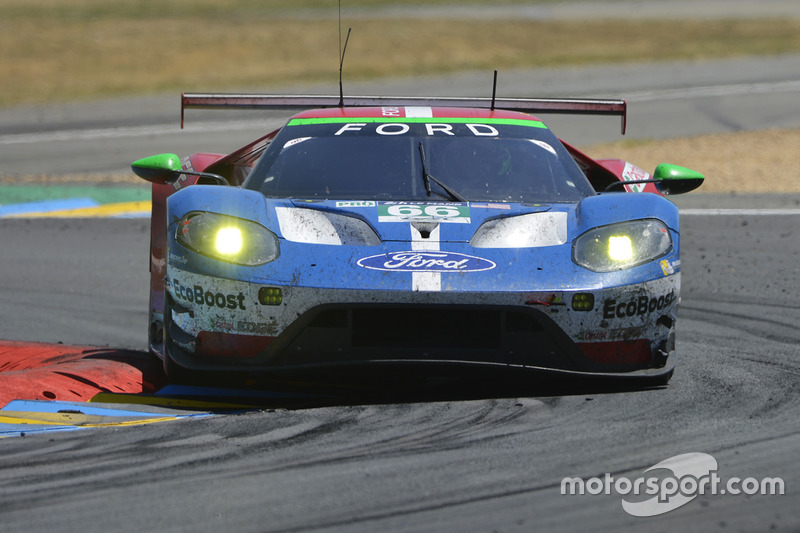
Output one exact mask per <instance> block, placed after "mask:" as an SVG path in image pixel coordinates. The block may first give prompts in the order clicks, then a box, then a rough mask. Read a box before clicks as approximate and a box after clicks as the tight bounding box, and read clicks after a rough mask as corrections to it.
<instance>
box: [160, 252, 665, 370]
mask: <svg viewBox="0 0 800 533" xmlns="http://www.w3.org/2000/svg"><path fill="white" fill-rule="evenodd" d="M166 286H167V289H168V291H169V295H170V299H171V301H172V306H171V311H170V312H171V315H170V320H169V323H170V327H169V330H168V335H167V344H166V352H167V353H166V356H167V357H170V358H171V359H172V360H173V361H174V362H176V363H177V364H178V365H180V366H182V367H185V368H189V369H195V370H218V369H227V370H236V371H254V370H279V369H289V368H312V367H324V366H339V365H356V364H364V363H386V362H431V363H448V362H452V363H459V364H468V365H493V366H497V365H499V366H511V367H526V368H541V369H547V370H553V371H558V372H567V373H577V374H593V375H594V374H603V375H619V376H631V375H650V376H656V375H663V374H666V373H668V372H671V370H672V367H673V366H674V359H675V349H674V324H675V318H676V309H677V303H678V294H679V290H680V274H679V273H674V274H672V275H669V276H665V277H663V278H659V279H656V280H652V281H648V282H644V283H637V284H633V285H626V286H622V287H615V288H606V289H594V290H592V289H590V290H583V291H535V292H534V291H532V292H490V293H485V292H455V291H453V292H446V291H443V292H422V291H380V290H338V289H322V288H304V287H297V286H284V287H279V286H272V285H269V286H265V285H259V284H253V283H248V282H242V281H233V280H226V279H219V278H214V277H211V276H205V275H200V274H195V273H190V272H186V271H182V270H180V269H177V268H170V269H169V277H168V279H167V283H166ZM267 289H268V290H271V291H272V293H273V294H274V293H275V292H274V289H278V290H279V292H280V298H277V299H275V298H273V299H272V300H269V301H268V302H265V301H264V298H263V297H262V298H259V293H261V294H263V293H264V291H265V290H267ZM577 294H581V295H583V296H582V297H581V298H582V299H583V301H585V298H586V295H591V298H593V299H594V304H593V305H592V307H591V308H590V309H586V308H585V305H584V306H583V308H579V309H576V308H574V307H575V306H573V298H575V296H576V295H577Z"/></svg>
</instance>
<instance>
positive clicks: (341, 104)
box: [339, 28, 352, 107]
mask: <svg viewBox="0 0 800 533" xmlns="http://www.w3.org/2000/svg"><path fill="white" fill-rule="evenodd" d="M351 29H352V28H347V37H346V38H345V40H344V49H343V50H342V56H341V58H340V59H339V107H344V89H343V88H342V65H344V54H345V53H346V52H347V42H348V41H349V40H350V30H351Z"/></svg>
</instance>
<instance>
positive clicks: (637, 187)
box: [622, 163, 650, 192]
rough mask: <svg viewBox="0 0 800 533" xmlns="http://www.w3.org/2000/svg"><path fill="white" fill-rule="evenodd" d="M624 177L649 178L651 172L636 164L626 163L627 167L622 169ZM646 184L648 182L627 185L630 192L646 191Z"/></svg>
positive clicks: (635, 179) (636, 179)
mask: <svg viewBox="0 0 800 533" xmlns="http://www.w3.org/2000/svg"><path fill="white" fill-rule="evenodd" d="M622 179H624V180H625V181H638V180H649V179H650V174H648V173H647V172H645V171H644V170H642V169H641V168H639V167H637V166H636V165H631V164H630V163H625V168H624V169H623V170H622ZM646 186H647V184H646V183H633V184H631V185H626V186H625V187H627V189H628V191H630V192H644V188H645V187H646Z"/></svg>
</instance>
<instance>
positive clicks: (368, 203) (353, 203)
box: [336, 200, 376, 207]
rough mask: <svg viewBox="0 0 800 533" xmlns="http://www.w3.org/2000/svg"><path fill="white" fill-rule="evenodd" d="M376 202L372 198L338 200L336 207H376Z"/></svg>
mask: <svg viewBox="0 0 800 533" xmlns="http://www.w3.org/2000/svg"><path fill="white" fill-rule="evenodd" d="M375 205H376V203H375V202H374V201H372V200H350V201H346V202H336V207H375Z"/></svg>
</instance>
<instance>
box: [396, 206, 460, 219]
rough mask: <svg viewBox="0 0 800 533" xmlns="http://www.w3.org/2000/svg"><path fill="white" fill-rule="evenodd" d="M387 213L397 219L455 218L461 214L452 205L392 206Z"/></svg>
mask: <svg viewBox="0 0 800 533" xmlns="http://www.w3.org/2000/svg"><path fill="white" fill-rule="evenodd" d="M387 213H388V214H390V215H392V216H399V217H419V216H423V215H424V216H429V217H432V218H448V217H457V216H459V215H460V214H461V211H459V209H458V207H455V206H452V205H392V206H390V207H389V209H387Z"/></svg>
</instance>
